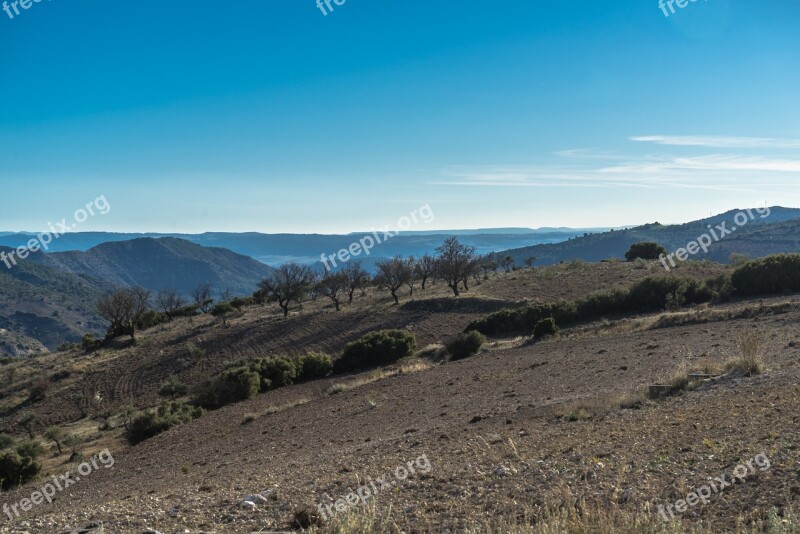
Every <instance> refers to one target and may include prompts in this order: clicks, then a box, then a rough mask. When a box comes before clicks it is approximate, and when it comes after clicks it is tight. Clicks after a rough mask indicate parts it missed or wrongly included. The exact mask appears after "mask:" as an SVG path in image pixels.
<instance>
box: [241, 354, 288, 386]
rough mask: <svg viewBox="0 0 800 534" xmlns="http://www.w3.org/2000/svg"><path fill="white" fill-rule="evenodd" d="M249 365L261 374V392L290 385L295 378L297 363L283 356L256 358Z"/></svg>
mask: <svg viewBox="0 0 800 534" xmlns="http://www.w3.org/2000/svg"><path fill="white" fill-rule="evenodd" d="M251 365H252V366H253V369H255V370H256V371H257V372H258V374H259V375H260V376H261V391H262V392H267V391H269V390H271V389H277V388H282V387H285V386H291V385H292V384H294V381H295V379H296V378H297V371H298V369H297V363H296V362H295V360H293V359H291V358H287V357H285V356H268V357H266V358H256V359H255V360H253V363H252V364H251Z"/></svg>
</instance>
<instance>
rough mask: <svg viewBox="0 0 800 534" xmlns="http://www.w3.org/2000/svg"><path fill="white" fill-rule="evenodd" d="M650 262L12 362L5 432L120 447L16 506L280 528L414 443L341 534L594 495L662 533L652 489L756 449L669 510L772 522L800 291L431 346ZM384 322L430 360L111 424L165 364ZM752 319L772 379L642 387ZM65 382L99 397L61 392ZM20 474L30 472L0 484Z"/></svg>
mask: <svg viewBox="0 0 800 534" xmlns="http://www.w3.org/2000/svg"><path fill="white" fill-rule="evenodd" d="M727 270H728V268H726V267H722V266H717V265H714V264H706V265H702V264H696V263H693V264H685V265H682V266H680V267H679V268H678V269H677V270H676V273H677V274H678V275H680V276H687V277H692V278H695V279H699V280H704V279H709V278H713V277H715V276H717V275H718V274H720V273H722V272H726V271H727ZM659 272H660V267H659V265H658V264H657V263H647V264H646V265H645V266H644V267H642V266H639V265H633V264H625V263H603V264H575V265H557V266H552V267H545V268H537V269H524V270H520V271H516V272H513V273H507V274H506V273H501V274H496V275H492V276H491V277H490V279H489V280H486V281H483V282H482V283H481V284H480V285H477V286H474V288H473V289H472V290H470V292H468V293H467V294H465V295H464V296H463V297H461V298H459V299H454V298H452V297H449V296H448V295H447V289H446V288H444V287H442V285H441V284H437V285H435V286H433V287H431V288H428V289H426V290H424V291H422V290H419V289H418V290H417V291H416V293H415V297H414V298H410V297H408V296H405V297H404V299H403V302H402V303H401V305H400V306H392V305H391V299H390V297H388V295H387V294H386V293H385V292H383V291H377V290H374V289H371V290H370V291H369V293H368V295H367V296H364V297H359V298H357V299H356V301H355V302H354V303H353V304H352V305H350V306H347V307H345V309H344V310H343V311H341V312H338V313H337V312H334V311H333V310H332V308H331V306H330V305H329V304H328V303H327V302H324V301H321V300H320V301H317V302H310V303H307V304H306V305H305V306H304V308H303V309H302V310H301V309H299V308H295V309H294V310H293V312H292V314H291V315H290V317H289V318H288V319H283V318H281V317H280V314H279V310H278V309H277V307H275V306H266V307H264V306H254V307H250V308H245V309H244V310H243V312H242V314H241V315H240V316H238V317H236V318H234V319H232V320H230V321H229V323H228V325H227V326H224V325H222V324H220V323H219V322H218V321H215V320H213V319H212V318H210V317H199V318H195V319H194V320H192V321H189V320H188V319H178V320H175V321H173V322H171V323H169V324H166V325H162V326H158V327H156V328H153V329H150V330H147V331H145V332H142V333H141V334H140V335H139V336H138V337H139V341H138V343H137V344H136V345H135V346H128V345H127V344H126V343H121V344H119V345H118V346H112V347H108V348H104V349H101V350H99V351H97V352H93V353H89V354H85V353H83V352H82V351H81V352H71V353H68V354H53V355H47V356H40V357H38V358H35V359H32V360H30V361H27V362H18V363H14V364H11V365H7V366H6V369H7V375H9V373H10V372H11V370H13V378H12V379H11V381H10V382H7V385H6V387H5V389H4V391H3V399H2V404H0V429H2V430H4V431H6V432H10V433H13V434H17V435H19V434H20V432H22V430H21V429H20V428H19V427H18V426H17V425H16V424H15V421H17V420H18V419H19V418H20V417H21V416H22V414H24V413H35V414H36V416H37V420H36V423H35V425H34V432H36V433H37V434H38V433H41V432H43V431H44V429H45V428H47V427H48V426H51V425H61V426H62V427H64V428H65V429H66V430H67V431H69V432H70V433H72V434H73V435H78V436H81V439H80V444H79V445H77V446H76V447H77V449H78V450H80V451H82V452H84V454H88V453H91V452H93V451H98V450H101V449H103V448H105V447H108V448H110V449H111V450H112V451H113V454H114V458H115V464H114V466H113V468H110V469H100V470H99V471H97V472H94V473H93V474H92V475H91V477H85V480H84V479H82V480H81V482H80V484H77V485H75V486H74V487H73V488H71V489H70V490H67V492H65V493H64V494H62V495H59V498H58V499H57V500H56V501H55V502H54V503H53V504H51V505H45V506H42V507H41V508H37V509H36V511H35V512H34V513H32V514H30V515H26V516H25V519H26V520H27V521H28V524H29V525H32V526H33V528H34V532H38V531H41V532H47V531H50V530H53V531H63V530H65V529H76V528H85V527H87V526H88V525H90V524H99V523H102V524H103V525H104V527H103V528H104V529H105V530H102V532H120V533H141V532H144V531H146V530H148V529H153V528H155V529H157V530H158V531H160V532H173V531H177V530H180V529H188V530H189V531H190V532H195V531H206V532H209V531H218V532H226V533H228V532H230V533H234V534H236V533H246V532H247V533H249V532H254V531H261V530H268V531H270V530H271V531H274V530H277V531H283V530H286V529H287V528H291V526H292V521H293V517H294V514H295V513H296V512H298V511H299V510H301V509H303V508H304V507H308V506H310V507H312V508H316V505H317V504H318V503H323V504H325V503H329V502H331V501H329V498H333V499H334V500H335V499H338V498H340V497H343V496H346V495H347V494H348V493H349V492H350V491H351V488H352V489H354V488H356V487H357V486H359V485H361V484H363V483H364V482H363V481H364V480H365V479H366V477H372V478H373V479H376V478H377V477H379V476H381V475H384V474H386V473H387V472H391V471H390V470H392V469H394V467H396V466H398V465H402V464H405V463H406V462H408V461H409V460H414V459H417V458H420V457H421V455H425V456H426V457H427V458H428V459H429V460H430V464H431V469H430V471H429V472H427V473H425V474H421V475H419V476H415V477H412V478H411V479H410V480H408V481H406V482H405V483H403V484H399V485H398V486H397V488H395V489H394V490H393V491H391V492H389V491H387V492H385V493H381V494H380V495H378V496H377V498H376V499H375V501H374V505H375V507H376V508H375V509H374V510H373V509H371V508H370V509H368V510H353V512H352V513H351V514H343V515H342V517H343V518H346V521H347V522H348V523H349V524H350V527H348V529H346V530H344V531H345V532H364V531H367V532H369V531H373V529H374V527H375V522H376V521H381V520H382V519H381V518H384V517H386V516H385V515H384V514H387V513H389V508H390V507H391V509H392V510H393V513H392V517H391V524H392V525H394V526H393V529H392V530H391V531H395V530H394V529H397V530H398V531H399V530H403V531H406V532H440V531H441V529H442V525H445V524H447V525H452V526H454V527H455V526H458V528H457V530H459V531H462V530H463V529H464V528H466V527H467V526H470V527H472V528H478V527H480V529H481V531H489V529H490V528H491V529H493V531H498V530H499V531H503V532H526V531H528V530H524V529H522V524H520V523H519V522H518V521H519V517H520V514H523V513H524V514H528V513H530V514H541V512H542V510H543V509H546V508H547V507H551V506H556V507H557V506H559V503H562V502H564V501H563V499H565V498H567V497H565V495H571V496H573V497H570V498H581V499H589V500H588V501H586V503H585V505H586V506H589V507H591V509H592V510H593V513H597V514H601V513H602V512H601V510H611V512H609V516H608V517H607V518H606V519H605V520H607V521H611V522H614V523H615V524H617V525H618V526H623V525H626V524H632V522H633V521H636V522H639V523H640V524H641V525H651V527H652V530H648V532H654V533H655V532H665V533H666V532H675V531H674V530H671V531H666V530H664V531H662V530H656V528H660V527H659V525H661V524H662V523H661V521H662V520H661V518H660V517H659V516H658V515H656V513H655V512H654V510H655V507H656V506H657V505H659V504H665V503H669V502H674V501H675V500H676V499H680V498H681V496H685V495H686V493H687V490H688V491H690V490H691V487H693V486H695V485H697V484H700V483H702V481H703V480H704V479H705V478H706V477H713V476H719V475H720V474H721V473H723V472H729V471H730V470H731V469H732V468H733V467H735V466H736V465H737V462H739V461H744V460H745V459H748V458H752V457H753V456H755V455H757V454H759V453H766V454H768V456H769V458H770V460H771V462H772V469H771V470H770V471H768V472H765V473H759V474H758V476H754V477H753V479H752V480H748V483H747V484H746V485H742V486H741V487H737V488H736V489H735V491H731V492H730V493H726V496H725V499H724V500H722V499H720V500H717V501H715V502H713V503H711V504H709V505H708V506H706V507H703V508H698V509H697V510H696V513H697V515H692V516H688V515H687V516H686V517H685V519H684V521H685V522H683V523H677V525H681V524H682V525H684V526H686V527H687V528H688V526H689V525H699V522H700V521H701V520H702V521H704V522H706V523H707V524H714V525H716V526H717V528H721V529H723V530H712V531H710V532H723V531H728V530H727V529H728V528H731V527H732V526H733V525H734V524H735V523H736V521H737V518H738V517H741V516H742V514H747V517H749V518H750V520H756V521H766V519H767V514H768V512H769V510H770V509H772V508H774V507H778V508H779V509H780V510H784V509H785V508H784V507H785V506H788V505H790V504H792V503H795V504H796V495H798V494H800V485H798V482H797V480H796V477H795V476H794V475H795V473H794V470H793V469H794V468H793V467H792V466H796V465H797V462H798V461H800V456H798V451H797V450H796V448H792V447H789V448H787V447H785V446H784V444H785V443H789V442H790V441H791V440H792V439H793V438H792V436H796V435H797V432H798V431H800V426H798V421H797V420H796V419H797V418H796V417H794V415H793V414H796V413H797V411H798V409H800V389H798V388H797V381H798V379H800V367H798V363H797V362H798V361H800V359H798V358H799V357H800V337H798V335H797V332H796V328H794V326H795V325H796V324H797V322H798V321H800V299H798V298H797V297H779V298H769V299H760V300H758V301H747V300H739V301H734V302H731V303H728V304H718V305H711V306H703V307H698V308H695V309H684V310H678V311H673V312H663V311H662V312H658V313H655V314H651V315H640V316H634V317H622V318H611V319H610V320H602V321H598V322H595V323H590V324H582V325H578V326H575V327H572V328H566V329H565V330H564V331H563V332H562V334H561V335H560V336H559V337H557V338H554V339H551V340H549V341H546V342H539V343H531V341H530V340H529V339H526V338H524V337H512V338H503V337H499V338H495V339H492V340H491V341H490V343H489V344H488V345H487V346H486V347H485V349H484V351H483V352H482V353H481V354H479V355H477V356H474V357H472V358H470V359H468V360H465V361H459V362H444V361H441V360H440V359H438V358H436V353H437V350H438V349H437V347H440V346H441V345H440V344H441V343H444V342H446V341H448V340H449V339H450V338H451V337H452V336H454V335H455V334H456V333H458V332H460V331H461V330H463V328H464V327H465V326H466V325H467V324H468V323H469V322H471V321H473V320H474V319H476V318H480V317H483V316H485V315H486V314H488V313H492V312H494V311H497V310H500V309H511V308H514V307H517V306H519V305H520V303H521V302H522V301H523V300H525V301H530V300H543V301H555V300H561V299H567V300H574V299H577V298H580V297H581V296H583V295H585V294H587V293H588V292H590V291H592V290H594V289H601V288H605V289H612V288H622V287H629V286H630V285H631V284H633V283H635V282H637V281H639V280H642V279H643V278H645V277H648V276H652V275H654V274H658V273H659ZM382 328H401V329H404V330H407V331H410V332H413V333H414V334H415V335H416V336H417V340H418V348H419V349H420V351H421V352H420V358H419V359H415V360H414V361H407V362H405V363H403V364H401V365H400V366H399V369H397V370H395V371H392V370H391V368H389V369H386V370H383V371H380V372H365V373H360V374H355V375H352V376H350V375H344V376H334V377H330V378H326V379H323V380H317V381H312V382H309V383H306V384H299V385H294V386H290V387H286V388H281V389H277V390H274V391H271V392H269V393H266V394H262V395H258V396H256V397H255V398H252V399H250V400H247V401H244V402H241V403H237V404H234V405H230V406H227V407H224V408H222V409H220V410H217V411H212V412H209V413H207V414H205V415H204V416H202V417H201V418H200V419H198V420H196V421H194V422H191V423H188V424H186V425H184V426H180V427H178V428H175V429H173V430H170V431H168V432H166V433H165V434H162V435H160V436H157V437H155V438H152V439H150V440H147V441H145V442H143V443H141V444H139V445H136V446H131V445H129V444H128V443H127V442H126V441H124V440H123V439H122V434H123V432H124V428H123V421H124V418H122V417H121V416H119V415H117V414H120V413H121V412H122V411H123V410H124V408H125V407H126V406H129V405H133V406H134V407H135V409H137V410H141V409H144V408H147V407H150V406H155V405H157V404H158V403H159V396H158V389H159V387H160V385H161V384H162V383H163V381H164V380H165V379H167V378H168V377H170V376H176V377H178V378H179V379H180V380H181V381H183V382H184V383H186V384H187V385H189V386H190V389H191V388H192V387H194V386H196V385H198V384H199V383H200V382H202V381H203V380H205V379H206V378H208V377H209V376H214V375H216V374H218V373H219V372H220V371H221V370H222V369H223V367H224V366H225V365H226V364H227V363H229V362H230V361H233V360H237V359H240V358H252V357H256V356H265V355H272V354H290V355H300V354H303V353H306V352H308V351H312V350H323V351H327V352H329V353H332V354H334V353H337V352H338V351H340V350H341V349H342V347H343V346H344V345H345V344H346V343H347V342H349V341H352V340H354V339H356V338H358V337H359V336H361V335H363V334H364V333H366V332H369V331H373V330H378V329H382ZM750 331H758V332H760V333H761V335H763V336H764V337H765V339H769V340H770V341H769V343H768V344H767V345H765V346H764V347H763V352H764V356H765V359H766V371H765V373H764V374H763V375H761V376H753V377H747V376H740V375H731V376H727V375H726V376H724V377H723V378H721V379H719V380H714V381H707V382H704V383H702V384H699V385H698V386H697V387H693V388H691V389H688V390H687V391H686V392H685V393H683V394H681V395H678V396H676V397H670V398H667V399H662V400H647V399H646V398H645V397H642V392H643V391H646V390H647V387H648V385H651V384H654V383H663V382H664V381H667V382H668V381H669V380H671V377H672V376H674V375H676V373H679V372H681V370H702V369H706V368H709V367H713V366H723V365H724V363H725V362H726V361H729V360H730V359H731V358H735V357H736V355H737V354H738V352H739V348H738V346H737V343H738V342H737V339H738V338H739V336H740V334H742V333H743V332H750ZM684 372H686V371H684ZM9 376H10V375H9ZM41 376H51V377H53V378H52V385H51V389H50V391H49V392H48V393H47V395H46V397H45V398H44V399H43V400H41V401H37V402H35V403H30V402H28V401H26V391H27V388H28V387H30V384H31V381H32V380H34V379H35V378H36V377H41ZM56 377H58V378H56ZM76 393H77V394H78V398H82V399H95V401H91V400H85V401H84V403H83V404H82V406H79V405H77V404H75V403H73V402H66V403H65V402H63V399H65V398H74V397H75V394H76ZM623 397H630V398H637V399H639V400H637V401H635V402H632V403H631V404H630V407H629V408H627V409H626V408H624V406H628V404H626V403H628V402H631V401H624V402H623V403H622V404H619V403H620V401H619V400H618V399H622V398H623ZM98 399H99V400H98ZM743 399H750V400H743ZM766 400H768V401H769V402H764V401H766ZM621 406H622V407H621ZM630 408H634V409H630ZM84 413H85V414H86V416H84V415H83V414H84ZM731 429H735V431H732V430H731ZM67 453H68V451H66V452H65V453H64V454H57V453H55V452H54V453H53V455H52V458H50V459H48V463H47V465H48V470H49V471H50V472H52V473H60V472H63V471H64V470H67V469H74V467H72V468H71V467H70V465H73V464H69V462H68V461H67V458H66V456H68V454H67ZM254 458H257V459H258V460H257V461H258V465H259V468H258V469H256V470H254V469H253V467H252V462H253V459H254ZM65 462H66V463H65ZM120 487H124V488H126V490H125V491H124V492H123V493H120V492H119V491H118V490H117V488H120ZM30 491H31V488H30V487H23V488H20V489H19V490H15V491H13V492H11V493H9V494H8V495H7V499H9V500H10V501H16V500H17V499H19V498H21V497H23V496H25V494H26V493H28V494H29V493H30ZM253 493H264V495H266V496H267V498H266V499H265V501H264V502H263V503H260V504H258V505H257V506H256V508H255V509H253V510H247V509H243V508H242V507H241V506H240V502H241V501H242V500H243V499H244V498H245V496H247V495H250V494H253ZM453 495H458V496H459V497H458V499H456V500H453V499H452V496H453ZM793 495H794V497H793ZM612 503H613V505H612ZM609 506H611V508H609ZM543 507H544V508H543ZM76 510H83V511H80V512H76ZM648 510H649V512H648ZM612 512H613V513H612ZM515 518H517V519H515ZM570 520H571V521H578V520H580V521H588V519H587V518H585V517H584V518H583V519H580V518H576V517H572V518H571V519H570ZM548 521H549V524H551V526H552V525H554V524H555V523H553V521H555V519H550V520H548ZM558 521H562V520H558ZM592 521H594V520H592ZM9 528H10V527H9ZM331 528H332V529H333V526H331ZM642 528H644V527H642ZM0 531H2V532H11V530H8V529H6V530H0ZM323 531H325V532H342V531H341V530H323ZM574 531H576V532H584V531H587V530H586V529H585V528H583V529H582V528H577V529H576V530H574ZM619 531H623V530H619ZM96 532H101V531H100V530H97V531H96ZM624 532H630V533H631V534H633V533H634V532H641V530H624Z"/></svg>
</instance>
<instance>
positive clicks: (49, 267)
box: [0, 207, 800, 356]
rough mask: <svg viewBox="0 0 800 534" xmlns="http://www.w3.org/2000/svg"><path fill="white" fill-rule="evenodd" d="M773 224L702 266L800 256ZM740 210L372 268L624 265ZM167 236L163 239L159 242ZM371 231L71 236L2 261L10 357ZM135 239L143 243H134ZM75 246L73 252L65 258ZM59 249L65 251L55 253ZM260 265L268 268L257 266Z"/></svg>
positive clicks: (392, 242)
mask: <svg viewBox="0 0 800 534" xmlns="http://www.w3.org/2000/svg"><path fill="white" fill-rule="evenodd" d="M770 210H771V213H770V215H769V217H767V218H763V219H762V218H761V216H760V213H759V212H756V211H754V212H753V213H754V217H753V219H752V220H751V219H750V217H748V221H747V224H746V225H743V226H742V227H739V228H737V229H736V231H735V232H733V233H731V234H729V235H728V236H727V237H725V238H723V239H721V240H720V241H719V242H717V243H714V244H713V245H712V246H711V249H710V251H709V253H708V255H703V254H698V255H696V256H694V257H693V259H698V260H700V259H709V260H713V261H718V262H726V261H728V259H729V257H730V255H731V253H733V252H737V253H741V254H749V255H751V256H753V257H759V256H765V255H768V254H775V253H781V252H800V209H793V208H781V207H774V208H771V209H770ZM738 213H739V210H733V211H730V212H727V213H724V214H721V215H717V216H715V217H710V218H708V219H703V220H700V221H694V222H690V223H686V224H682V225H672V226H663V225H660V224H658V223H653V224H647V225H643V226H637V227H634V228H628V229H621V230H608V229H594V230H592V229H587V230H577V229H569V228H546V229H538V230H528V229H520V228H505V229H495V230H466V231H458V232H452V233H445V232H431V233H429V232H407V233H404V234H402V235H397V236H394V237H392V238H391V239H389V240H387V241H386V242H385V243H382V244H381V245H378V246H376V247H375V248H374V249H373V250H372V254H371V255H370V256H369V257H365V256H363V255H362V256H361V257H360V258H359V259H361V260H363V263H364V265H365V267H367V268H371V267H373V266H374V263H375V261H377V260H380V259H382V258H387V257H391V256H394V255H402V256H412V255H413V256H419V255H421V254H425V253H433V252H434V249H435V248H436V247H437V246H438V245H439V244H441V243H442V242H443V241H444V240H445V239H446V238H447V237H448V236H450V235H453V234H457V235H459V238H460V239H461V240H462V241H463V242H464V243H467V244H470V245H472V246H475V247H476V248H477V250H478V252H480V253H490V252H494V253H496V254H497V255H498V256H505V255H510V256H512V257H513V258H514V259H515V261H516V263H517V264H518V265H522V264H523V263H524V261H525V259H526V258H528V257H531V256H535V257H536V258H537V261H536V265H548V264H552V263H557V262H560V261H571V260H574V259H582V260H585V261H599V260H602V259H606V258H622V257H623V256H624V254H625V252H626V251H627V250H628V248H630V246H631V245H632V244H634V243H638V242H641V241H655V242H658V243H660V244H662V245H664V246H665V247H666V248H668V249H669V250H671V251H674V250H675V249H677V248H680V247H685V246H686V245H687V243H689V242H691V241H694V240H696V239H697V238H698V237H699V236H700V235H702V234H704V233H706V232H708V231H709V230H708V226H709V225H711V226H712V227H713V226H715V225H718V224H721V223H722V222H723V221H724V222H726V224H727V225H728V228H729V229H730V228H732V226H734V225H735V224H736V223H735V222H734V220H735V216H736V215H737V214H738ZM155 235H156V236H158V234H155ZM366 235H371V232H370V233H354V234H348V235H319V234H297V235H292V234H275V235H267V234H258V233H247V234H231V233H206V234H200V235H187V236H186V237H187V239H181V238H178V237H174V236H166V237H164V236H159V237H142V236H141V235H140V234H109V233H102V232H92V233H75V234H67V235H65V236H63V237H61V238H60V239H57V240H54V241H53V242H52V245H53V246H52V247H51V252H47V253H44V252H36V253H33V254H31V255H30V256H29V257H28V258H27V259H25V260H19V261H18V263H17V265H16V266H14V267H13V268H12V269H7V268H6V267H5V265H4V264H2V263H0V356H2V355H5V356H26V355H30V354H35V353H37V352H42V351H44V350H47V349H50V350H52V349H54V348H55V347H57V346H58V345H59V344H60V343H63V342H66V341H69V342H74V341H77V340H79V339H80V337H81V335H83V334H84V333H86V332H92V333H95V334H98V335H102V333H103V332H104V329H105V327H106V325H105V324H104V322H103V321H102V319H100V318H99V317H98V316H97V315H96V313H95V306H96V302H97V299H98V298H99V297H100V295H102V294H103V293H104V292H106V291H109V290H112V289H113V288H115V287H126V286H142V287H145V288H147V289H150V290H152V291H154V292H155V291H158V290H159V289H166V288H170V289H177V290H178V291H179V292H180V293H182V294H183V295H185V296H188V295H189V294H190V293H191V291H192V289H194V288H195V287H196V286H197V285H198V284H199V283H201V282H203V283H210V284H212V286H213V287H214V293H215V294H214V297H215V298H218V297H219V294H220V293H221V292H223V291H225V290H228V291H230V293H231V294H233V295H248V294H251V293H252V292H253V291H254V290H255V288H256V286H257V284H258V282H259V281H260V280H261V279H263V278H264V277H266V276H268V275H269V274H270V273H271V272H272V267H270V266H268V265H267V263H272V264H277V263H282V262H285V261H304V262H306V263H309V264H314V263H317V262H319V259H320V254H323V253H325V254H335V253H336V252H337V251H338V250H340V249H346V248H348V247H349V246H350V244H352V243H354V242H357V241H359V240H360V239H361V238H362V237H364V236H366ZM131 236H133V237H132V238H131ZM32 237H33V236H32V235H31V234H14V233H2V232H0V252H3V251H5V252H6V254H8V253H10V252H11V249H10V248H5V247H3V246H2V245H4V244H5V245H9V246H14V247H16V246H23V245H25V244H26V243H27V242H28V241H29V240H30V239H31V238H32ZM69 247H72V248H73V250H64V249H67V248H69ZM54 250H55V251H54ZM257 260H260V261H257Z"/></svg>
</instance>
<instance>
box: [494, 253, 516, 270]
mask: <svg viewBox="0 0 800 534" xmlns="http://www.w3.org/2000/svg"><path fill="white" fill-rule="evenodd" d="M498 263H499V264H500V267H502V268H503V270H504V271H505V272H507V273H509V272H511V269H513V268H514V258H512V257H511V256H506V257H505V258H503V259H501V260H500V261H499V262H498Z"/></svg>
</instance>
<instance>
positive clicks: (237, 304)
mask: <svg viewBox="0 0 800 534" xmlns="http://www.w3.org/2000/svg"><path fill="white" fill-rule="evenodd" d="M230 303H231V306H233V307H234V308H236V309H237V310H239V309H241V308H244V307H245V306H253V305H255V304H256V299H255V298H254V297H236V298H234V299H232V300H231V301H230Z"/></svg>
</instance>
